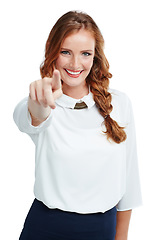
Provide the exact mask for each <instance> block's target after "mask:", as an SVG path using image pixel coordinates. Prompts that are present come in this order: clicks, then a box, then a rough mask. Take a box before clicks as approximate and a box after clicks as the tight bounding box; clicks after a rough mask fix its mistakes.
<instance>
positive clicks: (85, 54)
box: [82, 52, 91, 57]
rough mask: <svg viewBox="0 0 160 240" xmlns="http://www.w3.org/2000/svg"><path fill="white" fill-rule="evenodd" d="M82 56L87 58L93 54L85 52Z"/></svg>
mask: <svg viewBox="0 0 160 240" xmlns="http://www.w3.org/2000/svg"><path fill="white" fill-rule="evenodd" d="M82 54H83V55H84V56H86V57H87V56H90V55H91V53H89V52H83V53H82Z"/></svg>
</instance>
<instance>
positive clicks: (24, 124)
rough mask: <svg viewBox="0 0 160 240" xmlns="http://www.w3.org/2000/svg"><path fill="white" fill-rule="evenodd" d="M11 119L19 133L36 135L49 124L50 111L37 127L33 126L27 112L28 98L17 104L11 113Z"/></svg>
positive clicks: (50, 118)
mask: <svg viewBox="0 0 160 240" xmlns="http://www.w3.org/2000/svg"><path fill="white" fill-rule="evenodd" d="M13 119H14V121H15V123H16V125H17V127H18V128H19V130H20V131H21V132H25V133H27V134H28V135H33V134H38V133H40V132H42V131H43V130H44V129H46V128H47V127H48V126H49V125H50V124H51V120H52V111H51V114H50V115H49V116H48V118H47V119H46V120H45V121H44V122H42V123H41V124H40V125H39V126H36V127H35V126H33V125H32V123H31V116H30V114H29V111H28V97H26V98H24V99H23V100H22V101H20V102H19V103H18V104H17V106H16V108H15V110H14V113H13Z"/></svg>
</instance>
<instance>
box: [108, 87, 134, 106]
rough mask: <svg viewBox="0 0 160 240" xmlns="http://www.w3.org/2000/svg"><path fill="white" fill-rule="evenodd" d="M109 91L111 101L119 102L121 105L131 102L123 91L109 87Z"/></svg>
mask: <svg viewBox="0 0 160 240" xmlns="http://www.w3.org/2000/svg"><path fill="white" fill-rule="evenodd" d="M109 92H110V93H111V95H112V102H113V103H119V105H120V104H122V105H128V104H130V103H131V101H130V98H129V97H128V95H127V94H126V93H124V92H121V91H119V90H117V89H112V88H110V89H109Z"/></svg>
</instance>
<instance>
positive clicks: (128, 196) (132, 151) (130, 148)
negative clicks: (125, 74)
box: [117, 100, 142, 211]
mask: <svg viewBox="0 0 160 240" xmlns="http://www.w3.org/2000/svg"><path fill="white" fill-rule="evenodd" d="M126 133H127V140H126V173H125V174H126V191H125V194H124V195H123V197H122V199H121V200H120V201H119V203H118V204H117V210H118V211H126V210H130V209H133V208H135V207H138V206H140V205H141V204H142V197H141V187H140V178H139V169H138V158H137V146H136V132H135V124H134V116H133V110H132V105H131V102H130V100H128V124H127V127H126Z"/></svg>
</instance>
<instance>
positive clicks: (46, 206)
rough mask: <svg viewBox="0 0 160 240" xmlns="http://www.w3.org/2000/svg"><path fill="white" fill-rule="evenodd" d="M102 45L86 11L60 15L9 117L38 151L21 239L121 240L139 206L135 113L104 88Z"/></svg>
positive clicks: (106, 76)
mask: <svg viewBox="0 0 160 240" xmlns="http://www.w3.org/2000/svg"><path fill="white" fill-rule="evenodd" d="M103 45H104V40H103V37H102V34H101V32H100V30H99V28H98V27H97V25H96V23H95V22H94V21H93V19H92V18H91V17H90V16H88V15H87V14H85V13H82V12H76V11H71V12H68V13H66V14H64V15H63V16H62V17H61V18H60V19H59V20H58V21H57V22H56V24H55V25H54V27H53V28H52V30H51V32H50V34H49V37H48V40H47V42H46V49H45V60H44V62H43V64H42V65H41V67H40V71H41V76H42V79H40V80H38V81H34V82H32V83H31V84H30V93H29V97H27V98H25V99H23V100H22V101H21V102H20V103H19V104H18V105H17V107H16V109H15V111H14V120H15V122H16V124H17V126H18V128H19V129H20V130H21V131H23V132H25V133H27V134H29V136H30V137H31V138H32V140H33V142H34V143H35V146H36V166H35V168H36V174H35V185H34V194H35V200H34V202H33V204H32V207H31V209H30V211H29V213H28V215H27V218H26V220H25V224H24V228H23V231H22V233H21V236H20V240H33V239H34V240H36V239H38V240H47V239H48V240H49V239H50V240H51V239H53V240H55V239H57V240H62V239H63V240H67V239H70V240H71V239H73V240H82V239H87V240H89V239H92V240H102V239H103V240H113V239H116V240H122V239H123V240H126V239H127V234H128V227H129V221H130V216H131V211H132V209H133V208H135V207H137V206H138V205H140V204H141V192H140V184H139V175H138V164H137V155H136V141H135V130H134V121H133V113H132V108H131V103H130V100H129V99H128V97H127V96H126V95H125V94H124V93H121V92H119V91H116V90H111V89H109V78H111V77H112V75H111V73H109V64H108V61H107V59H106V57H105V55H104V52H103Z"/></svg>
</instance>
